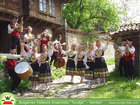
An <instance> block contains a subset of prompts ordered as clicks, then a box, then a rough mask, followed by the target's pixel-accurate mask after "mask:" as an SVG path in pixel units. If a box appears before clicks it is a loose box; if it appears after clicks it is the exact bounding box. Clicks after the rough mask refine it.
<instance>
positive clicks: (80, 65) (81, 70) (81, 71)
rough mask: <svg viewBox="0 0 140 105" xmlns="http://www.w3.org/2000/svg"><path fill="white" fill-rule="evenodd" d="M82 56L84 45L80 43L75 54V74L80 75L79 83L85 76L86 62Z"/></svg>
mask: <svg viewBox="0 0 140 105" xmlns="http://www.w3.org/2000/svg"><path fill="white" fill-rule="evenodd" d="M84 58H85V52H84V45H83V44H80V46H79V49H78V53H77V55H76V61H77V71H76V75H78V76H80V77H81V80H80V83H82V82H83V79H84V76H85V67H86V63H85V62H84Z"/></svg>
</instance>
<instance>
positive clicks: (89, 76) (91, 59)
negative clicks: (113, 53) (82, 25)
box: [84, 44, 95, 88]
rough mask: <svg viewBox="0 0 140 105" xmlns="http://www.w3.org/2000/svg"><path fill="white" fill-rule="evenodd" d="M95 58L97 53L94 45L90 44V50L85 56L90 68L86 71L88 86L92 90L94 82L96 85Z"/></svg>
mask: <svg viewBox="0 0 140 105" xmlns="http://www.w3.org/2000/svg"><path fill="white" fill-rule="evenodd" d="M94 56H95V52H94V44H90V45H89V50H88V51H87V52H86V54H85V58H84V59H85V62H86V64H87V66H88V68H86V70H85V79H87V80H88V85H89V88H92V85H93V82H94V83H95V81H94V80H95V77H94V66H95V63H94Z"/></svg>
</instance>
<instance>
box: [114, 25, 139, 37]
mask: <svg viewBox="0 0 140 105" xmlns="http://www.w3.org/2000/svg"><path fill="white" fill-rule="evenodd" d="M129 32H140V23H132V24H125V25H122V26H120V28H119V29H118V31H116V32H113V33H111V35H117V34H123V33H129Z"/></svg>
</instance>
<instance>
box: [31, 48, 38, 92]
mask: <svg viewBox="0 0 140 105" xmlns="http://www.w3.org/2000/svg"><path fill="white" fill-rule="evenodd" d="M38 58H39V54H38V53H37V46H34V47H33V50H32V53H31V67H32V69H33V74H32V75H31V77H30V78H29V80H30V81H31V82H32V89H33V90H36V86H37V84H38V75H39V64H38V61H37V60H38Z"/></svg>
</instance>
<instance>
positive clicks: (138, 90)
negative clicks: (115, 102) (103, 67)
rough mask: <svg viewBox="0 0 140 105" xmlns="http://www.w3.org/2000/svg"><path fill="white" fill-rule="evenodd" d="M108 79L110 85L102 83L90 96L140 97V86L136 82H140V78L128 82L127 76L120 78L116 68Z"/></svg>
mask: <svg viewBox="0 0 140 105" xmlns="http://www.w3.org/2000/svg"><path fill="white" fill-rule="evenodd" d="M106 80H107V83H108V85H107V86H104V85H103V84H102V86H101V87H99V88H96V89H93V90H92V93H91V95H90V96H89V98H111V99H113V98H114V99H129V98H140V86H138V85H137V84H136V82H140V78H135V80H133V81H131V82H126V80H127V78H124V77H122V78H120V77H119V72H118V70H115V71H114V72H112V73H111V76H110V77H109V78H107V79H106Z"/></svg>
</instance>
